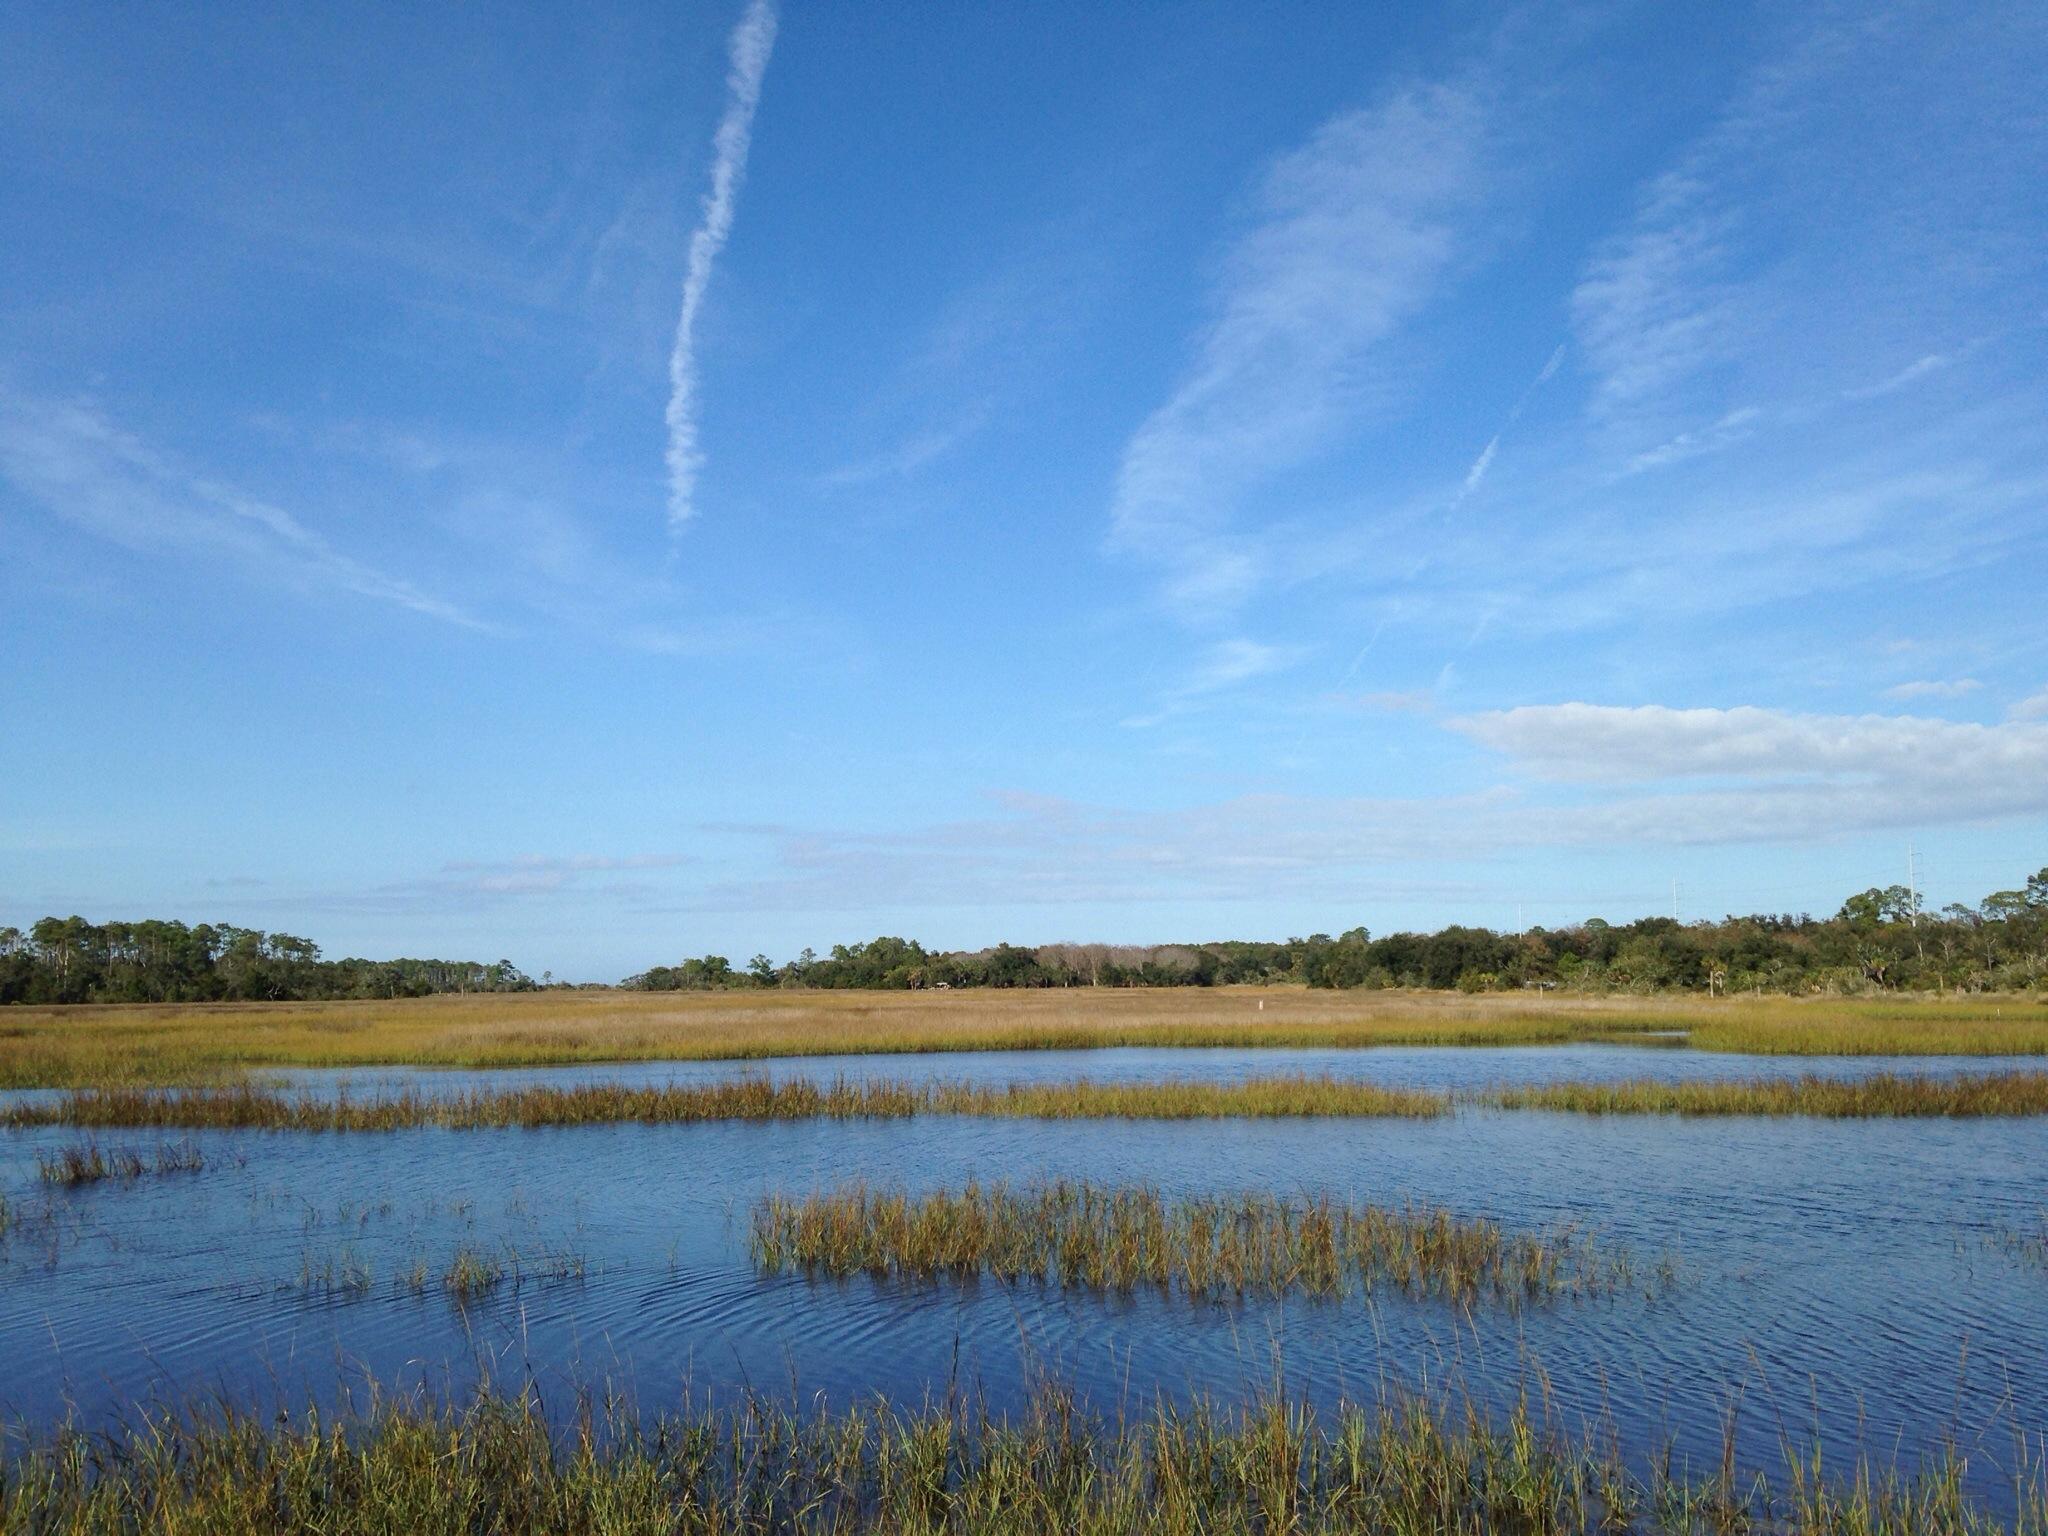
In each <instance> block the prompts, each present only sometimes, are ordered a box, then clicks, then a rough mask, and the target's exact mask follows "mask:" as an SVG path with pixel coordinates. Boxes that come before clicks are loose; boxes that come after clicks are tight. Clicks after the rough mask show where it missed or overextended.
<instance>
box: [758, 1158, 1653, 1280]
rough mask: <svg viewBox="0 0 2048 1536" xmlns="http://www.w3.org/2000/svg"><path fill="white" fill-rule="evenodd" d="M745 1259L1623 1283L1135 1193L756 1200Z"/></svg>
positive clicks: (1273, 1211) (1255, 1199)
mask: <svg viewBox="0 0 2048 1536" xmlns="http://www.w3.org/2000/svg"><path fill="white" fill-rule="evenodd" d="M750 1247H751V1251H752V1253H753V1256H754V1260H755V1262H756V1264H757V1265H758V1266H759V1267H760V1268H762V1269H763V1270H766V1271H769V1272H775V1271H781V1270H802V1271H804V1272H807V1273H811V1274H824V1275H836V1276H844V1275H855V1274H871V1275H888V1276H909V1277H914V1278H918V1279H931V1278H936V1277H940V1276H969V1275H992V1276H995V1277H997V1278H999V1279H1003V1280H1021V1279H1050V1280H1053V1281H1055V1282H1057V1283H1059V1284H1062V1285H1066V1286H1073V1287H1080V1288H1085V1289H1090V1290H1101V1291H1133V1290H1138V1289H1141V1288H1151V1289H1157V1290H1161V1291H1174V1292H1178V1293H1180V1294H1183V1295H1188V1296H1196V1297H1236V1296H1245V1295H1261V1296H1270V1295H1279V1294H1282V1293H1285V1292H1296V1291H1298V1292H1305V1293H1308V1294H1311V1295H1322V1296H1337V1295H1343V1294H1345V1293H1347V1292H1349V1291H1351V1290H1353V1289H1358V1290H1363V1291H1366V1292H1371V1291H1372V1290H1374V1289H1376V1288H1378V1287H1382V1286H1384V1287H1389V1288H1392V1289H1395V1290H1399V1291H1402V1292H1405V1293H1407V1294H1411V1295H1430V1296H1443V1297H1448V1298H1451V1299H1454V1300H1458V1301H1472V1300H1481V1299H1484V1300H1492V1301H1498V1302H1507V1303H1514V1302H1520V1301H1527V1300H1535V1299H1543V1298H1549V1297H1555V1296H1560V1295H1587V1294H1594V1293H1599V1292H1603V1291H1609V1290H1613V1289H1617V1288H1619V1287H1621V1286H1623V1285H1626V1284H1628V1283H1630V1282H1631V1281H1632V1278H1633V1271H1632V1269H1631V1268H1630V1265H1629V1262H1628V1260H1627V1257H1626V1256H1625V1255H1622V1254H1610V1253H1606V1252H1604V1251H1602V1250H1600V1249H1599V1248H1597V1247H1596V1246H1595V1245H1594V1244H1593V1243H1592V1242H1591V1241H1589V1240H1588V1239H1587V1238H1586V1237H1584V1236H1583V1235H1582V1234H1579V1233H1576V1232H1574V1231H1571V1230H1569V1229H1565V1230H1560V1231H1556V1232H1552V1233H1549V1234H1543V1235H1526V1234H1524V1235H1517V1234H1510V1233H1508V1232H1505V1231H1503V1230H1502V1228H1501V1227H1500V1225H1499V1224H1498V1223H1496V1222H1492V1221H1485V1220H1473V1219H1467V1218H1460V1217H1456V1216H1453V1215H1452V1214H1451V1213H1450V1212H1448V1211H1444V1210H1422V1209H1414V1208H1411V1209H1406V1210H1393V1209H1388V1208H1384V1207H1380V1206H1373V1205H1347V1204H1343V1203H1340V1202H1338V1201H1335V1200H1333V1199H1331V1198H1329V1197H1327V1196H1325V1197H1320V1198H1311V1199H1304V1200H1298V1201H1291V1200H1286V1199H1280V1198H1276V1197H1274V1196H1271V1195H1266V1194H1245V1195H1237V1196H1229V1197H1203V1198H1182V1199H1169V1198H1168V1197H1166V1196H1164V1195H1162V1194H1160V1193H1159V1191H1157V1190H1155V1189H1151V1188H1147V1187H1142V1186H1139V1187H1111V1188H1105V1187H1101V1186H1098V1185H1093V1184H1088V1183H1068V1182H1064V1181H1062V1182H1058V1183H1052V1184H1040V1185H1033V1186H1030V1187H1027V1188H1025V1189H1022V1190H1013V1189H1011V1188H1010V1186H1008V1185H1007V1184H1000V1183H999V1184H991V1185H986V1186H984V1185H980V1184H976V1183H969V1184H968V1185H966V1186H965V1188H963V1189H962V1190H960V1191H959V1192H957V1193H954V1192H949V1191H939V1192H935V1193H930V1194H923V1195H909V1194H906V1193H904V1192H903V1191H901V1190H888V1189H874V1188H870V1187H869V1186H868V1185H866V1184H861V1183H855V1184H849V1185H847V1186H845V1187H843V1188H841V1189H838V1190H836V1191H833V1192H831V1193H827V1194H814V1195H810V1196H807V1197H804V1198H799V1199H790V1198H784V1197H782V1196H769V1197H767V1198H765V1199H763V1200H761V1201H760V1202H759V1203H758V1204H756V1206H755V1207H754V1212H753V1223H752V1229H751V1235H750Z"/></svg>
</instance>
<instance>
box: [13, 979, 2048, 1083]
mask: <svg viewBox="0 0 2048 1536" xmlns="http://www.w3.org/2000/svg"><path fill="white" fill-rule="evenodd" d="M1670 1030H1680V1031H1688V1032H1689V1035H1688V1043H1689V1044H1691V1045H1692V1046H1694V1047H1696V1048H1700V1049H1707V1050H1717V1051H1751V1052H1761V1053H1766V1054H1789V1055H1824V1054H1852V1055H1918V1054H1950V1055H1994V1054H2016V1055H2044V1054H2048V998H2034V999H2028V998H2022V997H2005V998H1998V997H1992V998H1968V999H1955V998H1949V999H1942V1000H1934V999H1925V1000H1916V1001H1900V1000H1897V999H1875V1000H1867V999H1820V998H1814V999H1792V998H1772V997H1764V998H1714V999H1706V998H1698V997H1655V998H1599V997H1566V996H1556V995H1551V996H1543V995H1537V994H1528V993H1517V994H1498V995H1490V996H1477V997H1466V996H1464V995H1462V994H1457V993H1437V992H1320V991H1310V990H1308V989H1306V988H1301V987H1216V988H1194V987H1180V988H1163V989H1145V988H1128V989H1126V988H1103V989H1100V990H1097V989H1093V988H1072V989H1067V988H1057V989H1050V990H1044V991H1018V992H1007V991H988V992H945V993H857V992H804V991H801V990H796V991H781V990H776V991H763V992H734V993H710V994H675V993H667V994H648V993H580V992H566V993H565V992H541V993H531V994H495V995H491V996H486V997H436V998H419V999H411V1000H406V1001H402V1002H368V1003H280V1004H258V1003H248V1004H232V1003H230V1004H208V1005H200V1006H155V1005H123V1006H105V1007H102V1006H91V1007H71V1008H44V1007H33V1008H31V1007H12V1008H8V1009H6V1010H5V1011H4V1012H0V1087H12V1088H27V1087H86V1086H93V1085H115V1084H123V1083H133V1084H195V1083H207V1082H219V1081H224V1080H231V1079H234V1078H236V1077H238V1076H240V1075H242V1074H244V1073H246V1072H248V1071H250V1070H251V1069H260V1068H265V1067H287V1066H305V1067H360V1066H379V1065H393V1066H402V1065H412V1066H447V1067H494V1066H500V1067H501V1066H543V1065H553V1064H559V1063H568V1062H604V1061H698V1060H715V1059H728V1060H759V1059H762V1058H767V1057H780V1056H805V1055H820V1056H831V1055H855V1054H869V1053H886V1052H931V1051H969V1050H975V1051H990V1050H994V1051H1019V1050H1085V1049H1094V1048H1100V1047H1110V1046H1194V1047H1201V1046H1302V1047H1311V1046H1313V1047H1362V1046H1377V1045H1535V1044H1548V1043H1557V1042H1560V1041H1571V1040H1601V1039H1613V1038H1617V1037H1626V1036H1630V1035H1640V1034H1642V1033H1643V1032H1645V1031H1670Z"/></svg>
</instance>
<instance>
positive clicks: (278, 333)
mask: <svg viewBox="0 0 2048 1536" xmlns="http://www.w3.org/2000/svg"><path fill="white" fill-rule="evenodd" d="M410 9H412V10H414V11H417V12H418V13H419V14H415V15H400V14H398V13H377V14H372V13H368V12H364V11H362V10H361V9H360V8H357V7H318V6H307V7H293V8H290V9H289V10H286V11H280V10H278V9H276V8H274V7H255V6H242V5H238V4H232V3H220V4H214V5H208V6H204V7H200V6H185V7H147V8H133V7H116V6H100V5H58V4H44V3H40V0H22V3H18V4H16V5H13V6H10V7H9V8H8V9H7V11H6V13H5V17H4V18H0V143H4V145H5V146H6V149H5V153H4V154H0V213H4V217H0V225H4V229H5V231H6V234H5V239H4V241H0V643H4V646H5V653H6V657H7V666H6V668H5V672H4V680H0V922H16V923H20V922H25V921H26V920H29V919H31V918H33V917H35V916H37V915H40V914H42V913H44V912H50V911H59V912H71V911H79V912H83V913H85V914H86V915H88V916H94V917H109V916H142V915H166V916H183V917H186V918H189V919H194V920H198V919H214V920H228V921H235V922H241V923H246V924H251V925H255V926H261V927H267V928H284V929H288V930H291V931H294V932H300V933H304V934H307V935H309V936H311V937H313V938H315V939H317V940H319V941H320V942H321V943H322V944H323V946H324V947H325V948H326V949H327V951H328V952H329V953H331V954H340V953H372V954H391V953H414V954H418V953H437V954H458V955H464V956H474V957H478V958H495V957H497V956H499V955H501V954H502V955H507V956H510V957H511V958H513V959H514V960H516V961H518V962H519V963H521V964H523V965H525V966H526V967H528V968H529V969H531V970H534V971H536V972H538V971H539V970H541V969H543V968H547V969H552V970H554V971H555V972H556V973H557V974H558V975H569V976H576V977H590V978H601V979H608V978H612V977H615V976H617V975H620V974H623V973H624V972H626V971H628V970H633V969H637V968H640V967H641V966H644V965H646V964H650V963H654V962H658V961H664V960H672V959H675V958H677V957H679V956H681V955H684V954H694V953H702V952H705V951H717V952H722V953H726V954H729V955H731V956H733V957H735V958H736V959H739V958H744V957H745V956H746V955H749V954H752V953H753V952H754V951H756V950H764V951H766V952H767V953H769V954H770V955H771V956H773V957H775V958H777V959H778V960H779V959H783V958H787V957H788V956H789V955H790V954H793V953H794V952H795V951H796V950H797V949H799V948H801V947H802V946H804V945H805V944H812V945H816V946H818V947H820V948H823V947H824V946H826V945H828V944H830V943H832V942H835V941H839V940H846V939H853V938H861V937H867V936H872V935H873V934H875V933H878V932H899V933H906V934H911V935H914V936H918V937H921V938H923V939H925V940H926V941H927V942H928V943H934V944H942V945H947V946H973V945H979V944H984V943H990V942H994V941H995V940H997V939H999V938H1008V939H1013V940H1018V941H1024V942H1044V941H1051V940H1057V939H1067V938H1106V939H1115V940H1127V941H1145V940H1161V939H1167V938H1211V937H1222V936H1260V937H1275V938H1278V937H1284V936H1286V935H1288V934H1290V933H1306V932H1310V931H1315V930H1326V931H1337V930H1340V929H1343V928H1347V927H1351V926H1353V925H1355V924H1359V923H1364V924H1366V925H1367V926H1369V927H1371V928H1372V929H1373V930H1375V931H1385V930H1391V929H1394V928H1399V927H1405V926H1434V925H1437V924H1440V923H1443V922H1447V921H1474V922H1482V923H1488V924H1492V925H1496V926H1503V925H1511V924H1514V923H1517V922H1544V923H1550V924H1562V923H1566V922H1570V921H1575V920H1578V919H1581V918H1583V917H1586V916H1588V915H1592V914H1596V913H1598V914H1603V915H1608V916H1612V917H1625V916H1633V915H1637V914H1639V913H1641V912H1645V911H1660V910H1669V909H1670V907H1671V904H1672V889H1673V883H1674V882H1676V884H1677V890H1678V897H1677V899H1678V902H1679V905H1680V910H1681V911H1682V913H1683V914H1684V915H1685V916H1688V917H1696V916H1702V915H1718V914H1720V913H1722V912H1724V911H1730V910H1734V911H1748V910H1755V909H1770V910H1780V909H1793V910H1798V909H1806V908H1811V909H1814V910H1832V909H1833V907H1834V906H1835V905H1836V904H1837V903H1838V902H1839V900H1840V898H1841V896H1842V895H1843V894H1845V893H1846V892H1847V891H1849V890H1852V889H1857V888H1861V887H1862V886H1865V885H1869V884H1872V883H1889V882H1891V881H1893V880H1902V879H1903V878H1904V877H1905V873H1906V867H1907V850H1908V846H1909V845H1911V846H1912V847H1913V848H1914V850H1915V852H1916V856H1917V859H1918V863H1919V869H1920V872H1921V876H1922V879H1923V883H1924V884H1925V886H1926V888H1927V891H1928V895H1929V897H1930V899H1932V900H1934V901H1937V902H1945V901H1949V900H1954V899H1964V898H1967V899H1975V898H1976V897H1978V896H1981V895H1982V894H1983V893H1984V892H1986V891H1988V890H1991V889H1994V888H1998V887H2003V886H2010V885H2012V884H2014V883H2016V882H2017V881H2018V880H2019V879H2020V878H2022V877H2023V876H2024V875H2025V874H2026V873H2027V872H2028V871H2031V870H2033V869H2036V868H2038V867H2040V866H2041V865H2043V864H2044V863H2048V603H2044V602H2043V600H2042V591H2043V585H2044V583H2043V556H2044V554H2048V271H2044V255H2048V177H2044V176H2043V174H2042V167H2043V166H2044V165H2048V112H2044V107H2043V99H2042V96H2041V93H2040V91H2039V81H2040V79H2042V78H2043V77H2044V76H2048V13H2044V12H2043V11H2042V9H2041V8H2040V7H2039V6H2038V5H2033V4H2028V3H2011V4H2005V3H1996V0H1994V3H1987V4H1982V5H1976V6H1971V7H1935V6H1927V7H1917V6H1910V5H1908V6H1897V7H1868V6H1841V7H1827V6H1797V7H1769V6H1754V7H1750V6H1741V5H1731V6H1725V7H1720V6H1717V7H1683V8H1680V7H1668V6H1653V5H1648V4H1643V5H1629V4H1612V5H1599V6H1592V7H1586V8H1570V7H1550V6H1544V5H1531V6H1526V7H1517V8H1513V9H1497V8H1492V7H1483V6H1470V5H1457V6H1451V7H1435V6H1412V7H1400V8H1396V7H1361V6H1301V7H1294V8H1288V9H1286V10H1285V11H1284V12H1282V13H1275V12H1274V11H1273V10H1272V8H1270V7H1265V6H1251V5H1247V6H1242V7H1239V6H1230V5H1211V6H1200V7H1185V6H1178V5H1175V6H1167V5H1159V6H1148V5H1137V4H1133V5H1124V6H1106V7H1105V6H1084V5H1071V6H1063V5H1054V4H1047V5H1034V6H1012V7H946V6H891V7H884V6H855V5H837V6H812V5H806V4H786V5H784V6H783V7H782V8H781V9H780V10H779V11H778V10H777V9H776V8H775V7H774V6H772V5H771V4H769V3H767V0H755V3H753V4H751V5H750V6H744V5H711V6H707V5H686V6H677V5H673V4H667V5H660V6H648V7H625V8H606V9H604V10H603V11H602V13H600V12H599V11H597V10H596V9H586V8H568V7H563V8H559V9H520V8H515V7H511V6H493V7H468V8H457V7H445V8H439V9H431V8H425V7H420V8H410Z"/></svg>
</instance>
